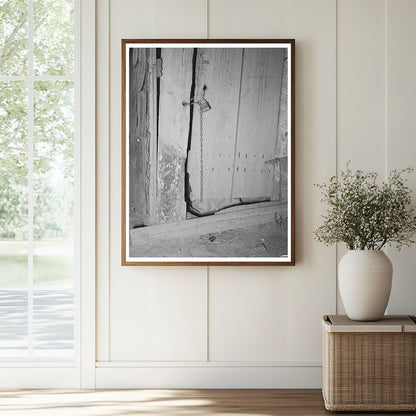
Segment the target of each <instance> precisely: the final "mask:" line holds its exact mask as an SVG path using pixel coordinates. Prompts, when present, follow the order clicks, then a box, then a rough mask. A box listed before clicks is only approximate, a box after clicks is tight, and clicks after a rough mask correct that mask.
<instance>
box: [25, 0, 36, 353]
mask: <svg viewBox="0 0 416 416" xmlns="http://www.w3.org/2000/svg"><path fill="white" fill-rule="evenodd" d="M28 8H29V9H28V101H29V108H28V143H27V149H28V296H27V297H28V358H29V359H31V358H33V306H34V305H33V303H34V302H33V282H34V279H33V252H34V244H33V206H34V202H33V141H34V124H35V123H34V108H33V107H34V74H33V50H34V45H33V0H29V1H28Z"/></svg>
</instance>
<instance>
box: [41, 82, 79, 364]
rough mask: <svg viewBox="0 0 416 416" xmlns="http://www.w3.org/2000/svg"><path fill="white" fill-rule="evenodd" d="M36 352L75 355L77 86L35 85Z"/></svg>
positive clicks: (51, 355)
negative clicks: (74, 235) (75, 124)
mask: <svg viewBox="0 0 416 416" xmlns="http://www.w3.org/2000/svg"><path fill="white" fill-rule="evenodd" d="M34 105H35V107H34V119H35V124H34V190H33V193H34V194H33V199H34V218H33V232H34V239H35V241H34V284H35V293H34V357H37V358H56V359H58V358H59V359H60V360H65V359H71V358H72V351H73V339H74V290H73V287H74V283H73V278H74V266H73V264H74V250H73V216H74V212H73V211H74V169H73V165H74V85H73V83H72V82H67V81H38V82H35V86H34Z"/></svg>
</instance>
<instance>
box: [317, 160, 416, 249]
mask: <svg viewBox="0 0 416 416" xmlns="http://www.w3.org/2000/svg"><path fill="white" fill-rule="evenodd" d="M413 170H414V169H413V168H407V169H403V170H400V171H399V170H392V171H391V172H390V174H389V177H388V180H387V182H383V183H382V184H381V185H378V184H377V177H378V175H377V173H375V172H369V173H365V172H363V171H361V170H357V171H355V172H353V171H352V170H351V169H350V167H349V163H348V164H347V169H346V171H345V172H341V173H340V174H339V175H337V176H333V177H331V178H330V180H329V183H328V184H326V183H324V184H322V185H319V184H318V185H315V186H316V187H317V188H319V189H320V190H321V193H322V202H326V203H327V204H328V205H329V207H328V210H327V212H326V215H324V216H323V218H324V223H323V224H322V225H321V226H320V227H318V229H317V230H316V231H315V232H314V235H315V238H316V239H317V240H318V241H320V242H322V243H324V244H326V245H330V244H334V243H338V242H344V243H345V244H346V245H347V247H348V249H350V250H364V249H367V250H380V249H381V248H382V247H384V246H385V245H386V244H390V245H395V247H396V248H397V249H398V250H400V249H401V247H403V246H410V245H411V244H413V243H415V240H414V239H413V236H414V234H415V232H416V211H415V208H414V207H413V206H412V200H411V192H412V191H411V189H410V188H409V187H407V186H406V184H405V182H406V180H405V179H404V178H403V177H402V175H403V174H408V173H410V172H413Z"/></svg>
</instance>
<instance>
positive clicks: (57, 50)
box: [33, 0, 74, 75]
mask: <svg viewBox="0 0 416 416" xmlns="http://www.w3.org/2000/svg"><path fill="white" fill-rule="evenodd" d="M33 12H34V36H33V38H34V43H35V45H34V69H35V74H37V75H73V73H74V2H73V1H70V0H59V1H57V0H34V2H33Z"/></svg>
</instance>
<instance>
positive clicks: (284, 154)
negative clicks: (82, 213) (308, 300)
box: [121, 39, 295, 265]
mask: <svg viewBox="0 0 416 416" xmlns="http://www.w3.org/2000/svg"><path fill="white" fill-rule="evenodd" d="M121 46H122V97H121V102H122V111H121V113H122V131H121V138H122V253H121V254H122V265H186V264H187V265H294V264H295V239H294V238H295V231H294V230H295V41H294V40H293V39H277V40H275V39H263V40H240V39H237V40H234V39H233V40H230V39H210V40H194V39H190V40H189V39H187V40H183V39H174V40H172V39H169V40H165V39H158V40H150V39H123V40H122V44H121Z"/></svg>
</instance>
